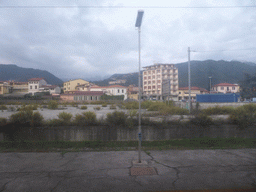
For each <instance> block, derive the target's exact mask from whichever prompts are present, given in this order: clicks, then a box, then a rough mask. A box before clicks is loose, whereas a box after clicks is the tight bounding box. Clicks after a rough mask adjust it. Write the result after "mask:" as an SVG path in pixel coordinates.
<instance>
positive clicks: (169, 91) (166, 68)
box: [142, 63, 179, 100]
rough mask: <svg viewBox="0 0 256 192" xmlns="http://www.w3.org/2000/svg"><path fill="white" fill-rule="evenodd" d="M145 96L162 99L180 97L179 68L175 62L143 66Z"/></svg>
mask: <svg viewBox="0 0 256 192" xmlns="http://www.w3.org/2000/svg"><path fill="white" fill-rule="evenodd" d="M143 68H144V71H143V83H142V87H143V97H146V98H147V99H156V100H162V99H165V98H171V99H172V100H177V98H178V88H179V87H178V68H176V67H175V65H174V64H159V63H156V64H154V65H151V66H146V67H143Z"/></svg>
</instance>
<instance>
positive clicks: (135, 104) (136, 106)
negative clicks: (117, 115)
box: [124, 101, 139, 109]
mask: <svg viewBox="0 0 256 192" xmlns="http://www.w3.org/2000/svg"><path fill="white" fill-rule="evenodd" d="M124 106H125V109H139V102H137V101H132V102H127V103H124Z"/></svg>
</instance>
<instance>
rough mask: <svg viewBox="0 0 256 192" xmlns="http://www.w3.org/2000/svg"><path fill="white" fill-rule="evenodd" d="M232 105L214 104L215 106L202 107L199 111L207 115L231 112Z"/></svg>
mask: <svg viewBox="0 0 256 192" xmlns="http://www.w3.org/2000/svg"><path fill="white" fill-rule="evenodd" d="M234 109H235V108H234V107H229V106H223V107H220V106H216V107H209V108H207V109H202V110H201V112H202V113H205V114H207V115H225V114H231V113H233V111H234Z"/></svg>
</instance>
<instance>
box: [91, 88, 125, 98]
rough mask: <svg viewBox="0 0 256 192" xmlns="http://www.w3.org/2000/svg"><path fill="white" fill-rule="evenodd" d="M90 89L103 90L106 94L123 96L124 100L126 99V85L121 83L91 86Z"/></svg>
mask: <svg viewBox="0 0 256 192" xmlns="http://www.w3.org/2000/svg"><path fill="white" fill-rule="evenodd" d="M90 91H103V92H104V93H105V94H107V95H112V96H122V95H123V96H124V100H126V99H127V87H124V86H121V85H111V86H91V87H90Z"/></svg>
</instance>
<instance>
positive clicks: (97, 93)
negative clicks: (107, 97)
mask: <svg viewBox="0 0 256 192" xmlns="http://www.w3.org/2000/svg"><path fill="white" fill-rule="evenodd" d="M71 92H73V93H72V94H62V95H89V96H94V95H103V94H104V93H103V91H71Z"/></svg>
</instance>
